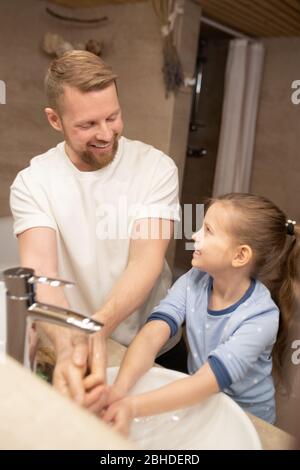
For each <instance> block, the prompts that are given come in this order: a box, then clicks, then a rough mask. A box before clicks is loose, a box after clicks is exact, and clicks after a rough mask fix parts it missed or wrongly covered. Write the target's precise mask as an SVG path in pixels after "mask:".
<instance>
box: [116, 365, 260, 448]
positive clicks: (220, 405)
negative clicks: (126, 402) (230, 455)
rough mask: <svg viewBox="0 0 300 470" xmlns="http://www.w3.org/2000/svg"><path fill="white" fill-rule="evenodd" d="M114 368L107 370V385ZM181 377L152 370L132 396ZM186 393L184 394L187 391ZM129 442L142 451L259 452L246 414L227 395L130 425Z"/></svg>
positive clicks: (175, 373) (257, 443)
mask: <svg viewBox="0 0 300 470" xmlns="http://www.w3.org/2000/svg"><path fill="white" fill-rule="evenodd" d="M117 372H118V367H110V368H108V383H112V382H113V381H114V379H115V377H116V375H117ZM183 377H185V374H182V373H180V372H176V371H173V370H169V369H164V368H159V367H153V368H152V369H150V370H149V371H148V372H147V373H146V374H145V375H144V376H143V377H142V378H141V379H140V380H139V381H138V383H137V384H136V385H135V387H134V388H133V389H132V392H131V393H132V394H139V393H144V392H147V391H150V390H153V389H155V388H159V387H161V386H163V385H166V384H168V383H170V382H173V381H174V380H177V379H180V378H183ZM187 393H188V390H187ZM130 438H131V439H132V440H133V441H134V442H135V443H136V445H137V446H138V447H139V448H142V449H147V450H151V449H164V450H168V449H173V450H174V449H190V450H191V449H194V450H198V449H235V450H237V449H249V450H260V449H262V447H261V443H260V440H259V438H258V435H257V433H256V431H255V428H254V426H253V424H252V423H251V421H250V419H249V418H248V417H247V415H246V413H244V411H243V410H242V409H241V408H240V407H239V406H238V405H237V404H236V403H235V402H234V401H233V400H232V399H231V398H229V397H228V396H227V395H225V394H224V393H218V394H216V395H213V396H212V397H210V398H208V399H207V400H205V401H204V402H202V403H201V404H199V405H196V406H192V407H189V408H186V409H183V410H179V411H175V412H169V413H164V414H160V415H156V416H150V417H145V418H137V419H135V420H134V421H133V423H132V427H131V433H130Z"/></svg>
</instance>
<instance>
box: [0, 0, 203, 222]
mask: <svg viewBox="0 0 300 470" xmlns="http://www.w3.org/2000/svg"><path fill="white" fill-rule="evenodd" d="M46 6H47V2H44V1H38V0H26V8H24V2H23V1H22V0H14V1H13V2H11V1H10V0H2V1H1V3H0V34H1V41H0V57H1V61H0V80H3V81H4V82H5V83H6V87H7V97H6V104H5V105H0V129H1V144H0V175H1V176H0V183H1V184H0V216H4V215H8V214H9V206H8V193H9V185H10V183H11V181H12V180H13V178H14V176H15V175H16V173H17V172H18V171H19V170H20V169H21V168H23V167H25V166H27V164H28V162H29V160H30V158H31V157H32V156H34V155H37V154H39V153H42V152H44V151H45V150H47V149H48V148H50V147H51V146H54V145H56V143H57V142H58V141H59V140H61V137H60V135H59V134H57V133H56V132H55V131H53V130H51V129H50V127H49V125H48V123H47V122H46V118H45V116H44V112H43V107H44V106H45V98H44V92H43V77H44V73H45V70H46V68H47V65H48V63H49V61H50V59H49V57H48V56H46V55H45V54H44V52H43V51H42V49H41V41H42V38H43V35H44V33H45V32H47V31H49V32H54V33H57V34H60V35H62V36H63V37H64V38H65V39H66V40H69V41H71V42H72V41H81V42H86V41H87V40H88V39H90V38H95V39H98V40H101V41H103V44H104V46H103V59H104V60H106V61H107V62H108V63H110V64H111V65H112V67H113V68H114V70H115V71H116V72H117V74H118V75H119V84H118V87H119V94H120V100H121V104H122V108H123V115H124V119H125V124H126V126H125V135H127V136H128V137H129V138H135V139H139V140H143V141H145V142H147V143H151V144H152V145H154V146H156V147H158V148H160V149H161V150H163V151H164V152H166V153H169V152H170V148H171V136H172V133H174V123H173V116H174V106H175V104H176V98H174V96H170V97H169V98H168V99H167V98H166V97H165V90H164V84H163V77H162V73H161V68H162V42H161V35H160V29H159V23H158V20H157V18H156V16H155V13H154V10H153V7H152V4H151V2H150V1H149V2H142V3H134V4H122V5H120V4H108V5H104V6H102V7H97V8H88V9H80V10H76V9H75V10H74V9H72V10H70V9H68V8H65V7H62V6H59V5H54V4H53V3H51V4H49V6H51V9H52V10H55V11H56V12H57V13H60V14H64V15H65V16H75V17H76V16H77V17H80V18H93V17H102V16H107V17H108V22H107V23H105V24H103V25H98V26H96V27H95V26H93V27H91V26H86V25H82V24H80V25H78V24H76V23H75V24H74V23H69V22H66V21H61V20H59V19H56V18H53V17H51V16H50V15H49V14H47V13H46V11H45V8H46ZM195 13H197V14H195ZM199 18H200V8H199V7H198V6H196V5H193V4H192V2H190V1H187V7H186V12H185V19H182V20H181V26H180V31H179V36H178V38H179V41H178V42H179V46H180V43H181V42H182V41H183V38H184V41H185V42H184V45H183V48H182V49H181V52H180V53H181V56H182V57H183V60H184V61H185V62H187V63H188V65H189V64H190V66H188V67H187V70H185V72H186V73H187V74H189V75H193V71H194V61H195V56H193V54H194V51H193V45H192V44H191V47H189V46H190V43H191V41H190V40H189V39H188V40H187V37H186V36H187V34H190V36H191V34H193V32H194V30H195V28H196V31H195V37H196V38H197V34H198V29H197V28H199ZM187 21H188V27H187V26H184V24H185V25H186V23H187ZM194 25H195V26H194ZM190 31H191V33H190ZM186 40H187V42H186ZM185 48H186V50H185ZM191 57H192V60H191V59H190V58H191ZM187 94H188V95H189V91H187ZM188 98H189V96H188V97H187V98H185V99H184V101H185V103H186V102H187V105H186V106H184V111H183V117H184V119H185V117H186V115H187V117H188V116H189V111H190V109H189V99H188ZM185 103H184V104H185ZM187 126H188V123H186V129H187ZM175 127H176V126H175ZM181 130H184V129H182V126H181ZM181 135H182V134H181ZM183 138H184V133H183ZM180 144H181V147H184V149H185V145H186V142H183V145H182V143H180ZM181 147H180V148H181ZM176 150H177V147H176ZM177 153H178V150H177ZM181 158H183V159H184V158H185V155H182V154H181V153H180V155H178V154H177V155H176V156H175V157H174V159H175V160H176V161H177V163H179V164H180V166H181V169H182V170H183V164H181V162H180V160H181Z"/></svg>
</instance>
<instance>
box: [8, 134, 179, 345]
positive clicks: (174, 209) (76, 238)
mask: <svg viewBox="0 0 300 470" xmlns="http://www.w3.org/2000/svg"><path fill="white" fill-rule="evenodd" d="M11 210H12V213H13V216H14V221H15V224H14V233H15V235H18V234H20V233H22V232H24V231H25V230H27V229H29V228H33V227H51V228H53V229H54V230H55V231H56V236H57V249H58V260H59V275H60V277H62V278H64V279H67V280H72V281H74V282H75V283H76V287H75V288H71V289H65V293H66V296H67V298H68V301H69V303H70V307H71V308H72V309H74V310H76V311H79V312H81V313H83V314H85V315H92V314H94V313H95V312H96V311H97V310H99V309H100V307H101V306H102V305H103V303H104V302H105V300H106V298H107V296H108V294H109V292H110V291H111V289H112V287H113V286H114V284H115V283H116V281H117V280H118V278H119V277H120V276H121V274H122V273H123V271H124V270H125V268H126V265H127V261H128V254H129V244H130V235H131V229H132V225H133V223H134V221H136V220H138V219H142V218H145V217H153V218H164V219H170V220H179V205H178V176H177V168H176V166H175V164H174V162H173V161H172V160H171V158H169V157H167V156H166V155H164V154H163V153H162V152H160V151H158V150H156V149H155V148H153V147H152V146H150V145H146V144H144V143H142V142H138V141H132V140H128V139H126V138H125V137H121V138H120V140H119V146H118V151H117V154H116V156H115V158H114V160H113V161H112V163H111V164H109V165H108V166H107V167H105V168H102V169H100V170H96V171H90V172H82V171H79V170H78V169H77V168H76V167H75V166H74V165H73V163H72V162H71V161H70V159H69V158H68V156H67V155H66V152H65V146H64V142H62V143H60V144H58V145H57V146H56V147H55V148H53V149H50V150H49V151H48V152H46V153H44V154H42V155H39V156H37V157H35V158H33V159H32V160H31V162H30V166H29V167H28V168H26V169H24V170H22V171H21V172H20V173H19V174H18V175H17V177H16V179H15V181H14V182H13V184H12V186H11ZM146 269H147V266H145V270H146ZM170 283H171V273H170V270H169V268H168V266H167V263H166V262H165V264H164V268H163V271H162V273H161V275H160V278H159V279H158V281H157V282H156V284H155V286H154V288H153V289H152V291H151V293H150V295H149V297H148V299H147V301H146V303H145V304H144V305H143V306H142V307H141V308H140V309H139V310H137V311H135V312H134V313H132V314H131V315H130V316H129V317H128V318H127V319H126V320H125V321H124V322H123V323H122V324H120V325H119V326H118V328H116V330H115V331H114V332H113V334H112V338H114V339H115V340H116V341H119V342H120V343H121V344H124V345H125V346H127V345H128V344H129V343H130V342H131V341H132V339H133V337H134V336H135V335H136V333H137V331H138V330H139V329H140V328H141V326H142V325H143V324H144V323H145V321H146V318H147V317H148V316H149V314H150V312H151V310H152V309H153V308H154V307H155V306H156V305H157V303H158V302H159V301H160V300H161V299H162V298H163V297H164V296H165V295H166V293H167V289H168V287H169V286H170ZM177 341H178V336H177V337H175V338H171V342H170V343H168V345H167V348H166V349H164V350H167V349H169V348H170V347H172V346H173V345H175V344H176V343H177Z"/></svg>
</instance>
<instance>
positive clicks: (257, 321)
mask: <svg viewBox="0 0 300 470" xmlns="http://www.w3.org/2000/svg"><path fill="white" fill-rule="evenodd" d="M278 318H279V311H278V309H277V307H276V306H275V304H274V305H273V306H270V307H269V308H266V309H265V310H264V311H262V312H260V313H259V314H257V315H253V316H252V317H250V318H247V319H246V320H245V321H244V322H242V323H241V324H240V326H239V327H238V328H237V329H236V330H235V332H234V334H233V335H232V336H230V338H228V340H226V341H225V342H224V343H221V344H219V345H218V346H217V347H216V348H215V349H214V350H213V351H212V352H211V353H210V355H209V357H210V358H211V357H215V358H217V359H218V360H219V361H220V363H221V364H222V365H223V366H224V369H225V370H226V371H227V372H228V374H229V376H230V378H231V383H235V382H238V381H240V380H241V379H243V377H244V376H245V375H246V374H247V372H248V370H249V369H250V368H251V367H252V366H253V364H254V363H255V362H256V361H257V359H258V358H259V356H260V355H261V354H262V353H263V352H264V351H266V350H267V349H269V350H270V353H271V350H272V346H273V344H274V343H275V341H276V336H277V332H278Z"/></svg>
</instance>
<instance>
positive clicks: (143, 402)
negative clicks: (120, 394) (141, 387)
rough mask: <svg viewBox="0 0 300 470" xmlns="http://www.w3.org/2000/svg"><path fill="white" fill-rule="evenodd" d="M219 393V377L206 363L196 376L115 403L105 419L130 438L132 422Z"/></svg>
mask: <svg viewBox="0 0 300 470" xmlns="http://www.w3.org/2000/svg"><path fill="white" fill-rule="evenodd" d="M219 390H220V389H219V386H218V383H217V380H216V377H215V375H214V373H213V371H212V370H211V368H210V365H209V364H208V363H207V362H206V363H205V364H204V365H203V366H202V367H201V368H200V369H199V370H198V372H196V374H194V375H193V376H189V377H186V378H183V379H180V380H176V381H175V382H173V383H171V384H168V385H166V386H164V387H161V388H159V389H158V390H154V391H151V392H148V393H144V394H142V395H136V396H129V397H125V398H124V399H122V400H119V401H116V402H115V403H113V404H112V405H111V406H110V407H109V408H108V410H107V411H106V413H105V414H104V416H103V419H104V421H106V422H107V423H112V424H113V425H114V427H115V428H116V429H117V430H118V431H120V432H122V433H123V434H128V432H129V426H130V422H131V420H132V419H133V418H135V417H138V416H150V415H154V414H158V413H164V412H167V411H171V410H175V409H180V408H186V407H188V406H191V405H195V404H197V403H200V402H201V401H202V400H204V399H205V398H208V397H209V396H210V395H212V394H214V393H217V392H219Z"/></svg>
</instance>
